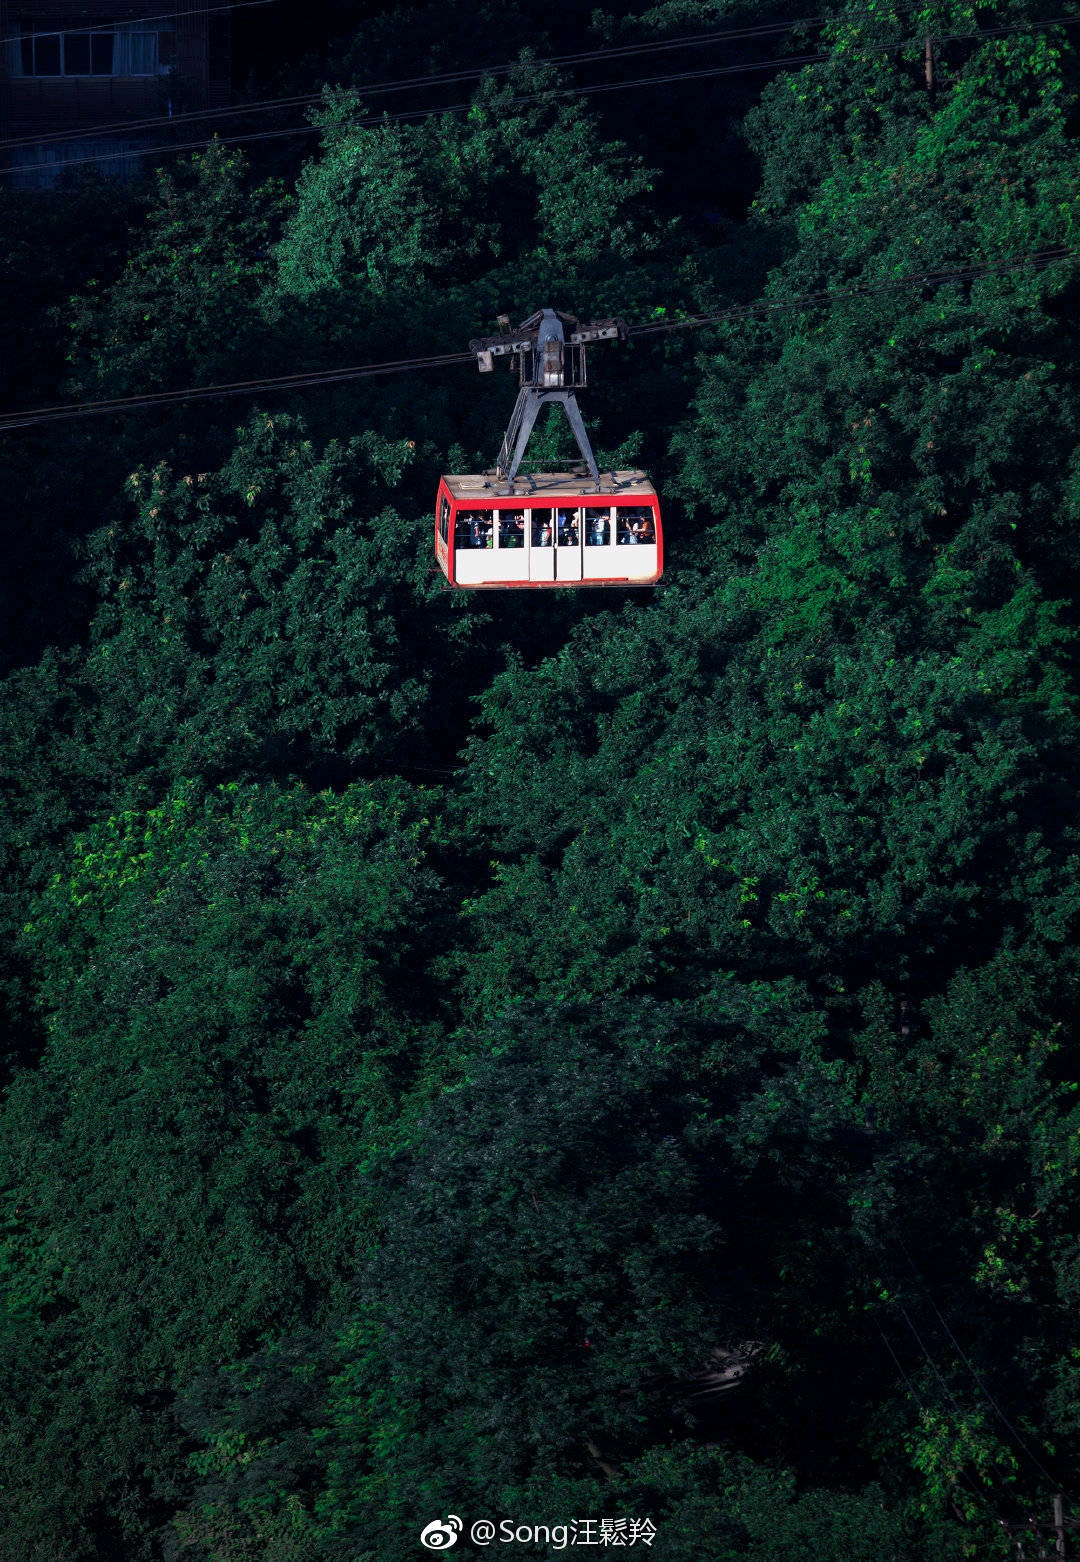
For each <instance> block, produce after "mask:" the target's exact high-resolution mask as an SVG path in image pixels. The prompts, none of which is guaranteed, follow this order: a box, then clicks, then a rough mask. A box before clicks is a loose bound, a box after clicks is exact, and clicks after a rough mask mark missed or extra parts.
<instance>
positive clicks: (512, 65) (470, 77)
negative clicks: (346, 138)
mask: <svg viewBox="0 0 1080 1562" xmlns="http://www.w3.org/2000/svg"><path fill="white" fill-rule="evenodd" d="M246 3H250V4H258V5H267V4H272V3H274V0H246ZM215 9H217V8H215ZM221 9H228V7H223V8H221ZM821 21H822V18H821V17H820V16H803V17H796V18H794V20H792V21H788V22H768V23H762V24H761V25H759V26H757V27H731V28H723V29H720V30H712V31H709V32H702V33H692V34H689V35H687V36H686V37H683V38H667V39H659V40H656V41H655V42H649V43H640V44H616V45H613V46H611V47H609V48H601V49H586V50H580V51H578V52H577V53H576V54H557V55H545V56H543V57H542V58H541V57H537V58H536V59H534V60H530V61H526V62H523V61H521V60H509V61H503V62H502V63H501V64H496V65H486V66H478V67H476V68H473V69H470V70H458V71H444V72H441V73H439V74H437V75H428V76H405V77H401V78H399V79H398V80H396V81H388V82H378V83H373V84H371V85H370V86H368V85H362V86H356V85H348V84H341V90H347V91H355V92H357V93H358V94H359V95H360V96H361V97H364V98H373V97H382V96H386V95H387V94H390V93H394V92H406V91H411V90H413V89H414V88H420V87H443V86H457V85H459V84H460V83H462V82H466V81H480V80H482V79H483V78H484V77H485V76H506V75H510V74H512V73H513V72H514V71H516V70H521V69H522V68H523V64H524V65H533V66H536V67H542V66H549V67H566V66H572V65H587V64H591V63H592V62H593V61H601V62H602V61H608V60H619V59H629V58H635V57H637V56H639V55H643V54H660V53H664V52H667V51H669V50H672V49H682V48H690V47H696V46H703V45H707V44H712V43H730V42H739V41H741V40H745V39H750V38H759V37H769V36H779V35H782V34H784V33H787V32H794V31H795V29H796V28H797V27H801V26H813V25H815V24H818V23H820V22H821ZM322 100H323V93H322V92H321V91H320V92H314V93H311V92H308V93H299V94H295V95H294V96H291V97H280V98H262V99H256V100H255V101H254V102H251V103H234V104H230V105H229V106H228V107H225V108H206V109H188V110H185V111H184V112H183V113H182V114H173V115H171V116H170V117H169V119H168V121H163V120H162V117H161V115H160V114H159V115H155V116H154V117H153V118H147V119H141V120H124V121H123V122H122V123H121V124H117V122H116V121H111V122H110V123H109V124H107V125H91V126H88V127H87V126H83V127H80V128H78V129H75V130H57V131H53V132H51V133H50V134H49V135H47V136H17V137H8V138H6V139H4V140H0V150H4V149H7V148H10V147H13V146H21V145H25V144H27V143H28V142H29V143H33V144H34V145H35V146H36V145H39V144H43V143H46V144H47V143H52V142H55V141H61V140H69V139H72V138H78V137H81V136H89V135H103V134H107V133H119V132H121V131H127V132H129V131H132V130H141V129H146V128H154V129H159V130H160V129H163V128H166V127H167V126H168V127H171V126H174V125H176V124H178V123H187V122H188V121H190V120H196V119H225V118H235V117H236V116H238V115H245V114H254V113H273V112H275V111H277V110H281V109H284V108H302V107H306V106H309V105H312V104H315V103H320V102H322Z"/></svg>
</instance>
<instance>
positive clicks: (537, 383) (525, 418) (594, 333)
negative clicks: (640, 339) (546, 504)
mask: <svg viewBox="0 0 1080 1562" xmlns="http://www.w3.org/2000/svg"><path fill="white" fill-rule="evenodd" d="M499 326H500V334H499V335H498V336H487V337H477V338H474V340H472V341H471V342H470V343H469V350H470V351H471V352H474V353H475V354H476V361H477V366H478V367H479V369H480V372H481V373H482V374H487V373H490V372H491V370H492V369H494V367H495V359H496V358H497V357H504V356H509V357H510V359H511V368H512V367H513V360H514V359H515V358H516V359H517V364H518V384H519V389H518V396H517V401H516V402H515V404H514V410H513V412H512V413H511V415H510V422H509V423H508V424H507V428H506V433H505V434H504V435H503V442H502V449H501V450H500V452H499V460H498V462H497V464H496V469H495V470H496V475H497V476H498V477H499V478H501V479H502V480H503V481H504V482H505V483H506V484H507V485H508V486H509V489H510V491H511V493H512V492H513V488H514V478H515V477H516V476H517V471H518V468H519V466H520V465H521V461H522V457H523V456H524V454H525V447H526V446H527V445H528V443H529V437H530V435H531V434H532V431H533V428H534V426H535V424H536V419H537V417H538V416H539V414H540V411H541V409H542V408H543V407H545V406H547V405H548V403H550V402H558V403H559V405H560V406H561V407H562V409H563V411H564V412H565V413H566V418H567V422H568V423H569V424H570V431H571V433H572V434H573V436H574V439H575V440H576V442H577V447H578V450H579V451H580V452H581V458H582V460H583V461H584V463H585V465H586V467H587V468H588V471H589V475H590V476H591V478H592V480H593V482H594V483H596V484H597V485H599V482H600V472H599V468H598V467H597V464H596V457H595V456H594V455H593V450H592V445H591V444H590V443H589V436H588V434H587V433H586V431H585V424H584V422H583V421H582V417H581V410H580V408H579V407H578V404H577V397H576V395H575V394H574V392H575V391H577V390H580V389H582V388H583V387H584V385H585V383H586V379H585V344H586V343H587V342H602V341H607V340H610V339H611V338H618V340H620V341H626V339H627V338H628V337H629V335H630V331H629V327H628V326H627V324H626V321H625V320H621V319H613V320H594V321H591V322H590V323H589V324H587V325H582V324H581V322H580V321H579V320H578V319H577V318H576V317H575V316H574V315H567V314H563V313H562V312H561V310H557V309H541V310H539V311H538V312H537V313H536V314H534V315H530V316H529V318H528V319H527V320H525V321H523V322H522V324H521V325H519V326H518V328H517V329H516V330H515V331H512V330H511V329H510V320H509V317H508V316H507V315H500V316H499ZM567 327H569V337H567V330H566V328H567Z"/></svg>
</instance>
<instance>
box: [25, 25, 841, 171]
mask: <svg viewBox="0 0 1080 1562" xmlns="http://www.w3.org/2000/svg"><path fill="white" fill-rule="evenodd" d="M827 58H828V56H827V55H825V54H803V55H789V56H782V57H781V58H780V59H778V60H760V61H749V62H747V63H746V64H743V65H719V66H712V67H707V68H705V69H703V70H696V71H679V72H676V73H673V74H672V75H668V76H641V77H636V78H634V79H633V80H631V81H618V82H605V83H601V84H598V85H588V86H568V87H546V88H544V89H543V90H542V91H538V92H529V93H524V94H521V95H519V96H517V97H512V98H503V99H500V102H499V107H500V108H503V107H505V108H516V107H520V106H521V105H522V104H527V103H542V102H551V101H553V100H554V99H558V98H577V97H585V96H590V95H592V94H595V93H599V92H623V91H627V90H628V89H630V88H632V87H648V86H658V85H661V84H669V83H671V82H676V81H691V80H700V79H702V78H704V77H711V76H736V75H743V74H745V73H747V72H749V71H761V70H783V69H784V68H785V67H796V66H802V65H811V64H817V63H820V62H821V61H823V60H826V59H827ZM475 107H476V104H475V103H474V101H473V100H472V99H470V100H469V101H468V102H465V103H450V104H441V105H438V106H436V107H432V108H417V109H399V110H397V111H396V112H395V113H392V114H387V113H384V114H368V115H364V116H362V117H360V118H358V119H351V120H342V121H341V122H340V123H338V124H334V125H330V126H324V125H317V124H316V125H312V124H308V125H289V126H287V127H285V128H283V129H280V130H256V131H250V132H246V133H245V134H243V135H236V136H215V137H213V138H211V139H212V140H213V141H214V144H215V145H217V146H252V145H254V144H255V143H257V142H262V141H280V140H282V139H285V138H288V137H292V136H305V135H306V136H310V135H321V134H323V133H324V132H325V131H327V130H329V131H330V132H331V133H334V134H337V133H340V132H341V131H345V130H363V129H367V128H369V127H371V126H375V125H382V124H387V123H390V124H396V123H399V122H401V121H404V120H423V119H431V118H433V117H434V116H436V115H439V114H463V113H468V112H469V111H470V110H471V109H473V108H475ZM209 144H210V139H208V138H207V137H205V136H203V137H201V138H200V139H199V140H197V141H180V142H175V143H172V144H170V145H167V146H156V147H150V148H144V149H141V150H144V151H149V152H152V153H153V154H154V155H155V156H158V155H162V156H164V155H165V154H168V155H169V156H172V155H174V154H175V153H178V152H190V151H197V150H201V149H202V148H203V147H206V146H208V145H209ZM130 155H131V152H130V150H120V151H116V152H102V153H98V154H96V155H95V156H92V157H89V156H87V157H67V158H58V159H57V160H56V161H55V162H50V163H48V164H47V165H45V166H46V167H47V168H48V171H49V172H50V173H54V172H57V171H58V170H60V169H62V168H77V167H81V166H84V165H85V164H87V163H93V164H95V165H97V166H100V165H101V164H102V163H106V162H110V161H112V160H114V159H116V158H122V157H129V156H130ZM41 168H42V164H40V163H19V164H15V165H13V166H11V167H9V168H7V169H4V170H3V172H5V173H9V174H13V173H27V172H31V171H40V170H41Z"/></svg>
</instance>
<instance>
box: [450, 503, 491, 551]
mask: <svg viewBox="0 0 1080 1562" xmlns="http://www.w3.org/2000/svg"><path fill="white" fill-rule="evenodd" d="M491 546H492V536H491V511H490V510H459V511H458V513H457V522H456V524H455V526H454V547H455V548H490V547H491Z"/></svg>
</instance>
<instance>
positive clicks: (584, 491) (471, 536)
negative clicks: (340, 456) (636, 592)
mask: <svg viewBox="0 0 1080 1562" xmlns="http://www.w3.org/2000/svg"><path fill="white" fill-rule="evenodd" d="M524 483H527V484H528V485H529V491H528V492H527V493H510V494H507V493H506V491H505V489H506V485H505V484H503V483H501V482H499V481H498V479H492V478H491V477H483V476H472V477H442V478H440V479H439V492H438V497H437V499H436V501H435V556H436V558H437V559H438V562H439V565H440V567H441V568H442V571H443V573H444V575H445V576H446V578H447V580H448V581H449V582H450V584H451V585H452V586H469V587H474V588H489V589H490V588H493V587H507V588H513V587H523V586H652V585H655V584H656V582H657V581H658V580H659V579H660V576H661V574H662V573H663V568H664V539H663V531H662V529H661V524H660V503H659V500H658V499H657V497H656V490H655V489H654V488H653V486H652V484H651V483H650V482H649V481H648V479H647V478H646V476H645V474H644V473H643V472H613V473H611V474H610V477H606V478H605V479H604V480H602V481H601V483H600V484H599V485H597V484H596V483H595V482H594V481H593V480H592V478H591V477H589V476H578V475H577V474H574V473H569V472H541V473H536V474H534V475H533V476H530V477H528V478H526V479H524ZM524 483H522V484H521V486H524ZM511 486H513V485H511ZM498 489H502V490H503V491H502V492H501V493H500V492H498V491H497V490H498Z"/></svg>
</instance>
